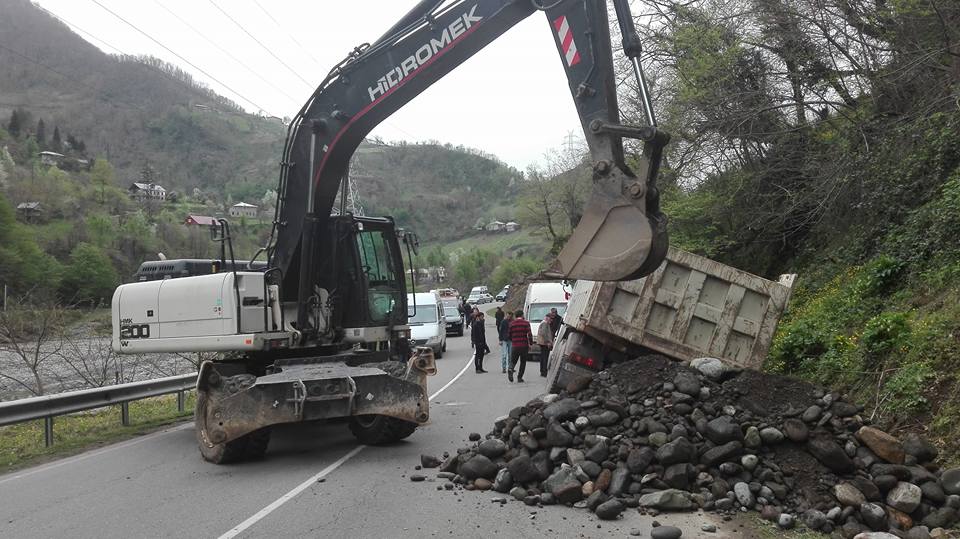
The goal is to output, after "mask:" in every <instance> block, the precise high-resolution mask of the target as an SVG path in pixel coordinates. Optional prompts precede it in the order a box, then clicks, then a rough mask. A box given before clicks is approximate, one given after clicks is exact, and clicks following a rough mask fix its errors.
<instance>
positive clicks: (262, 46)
mask: <svg viewBox="0 0 960 539" xmlns="http://www.w3.org/2000/svg"><path fill="white" fill-rule="evenodd" d="M93 1H94V2H96V1H97V0H93ZM207 1H208V2H210V5H212V6H213V7H215V8H217V11H219V12H220V13H223V16H224V17H226V18H228V19H230V22H232V23H233V24H235V25H237V28H239V29H241V30H243V33H245V34H247V35H248V36H250V39H252V40H254V41H256V42H257V45H260V47H261V48H263V50H265V51H267V53H269V54H270V56H273V57H274V59H276V60H277V61H278V62H280V64H281V65H282V66H283V67H285V68H287V70H288V71H290V72H291V73H293V74H294V75H295V76H296V77H297V78H298V79H300V80H301V81H303V83H304V84H306V85H307V88H311V89H313V87H314V85H312V84H310V83H309V82H307V80H306V79H304V78H303V77H301V76H300V74H299V73H297V72H296V71H294V69H293V68H292V67H290V66H289V65H287V63H286V62H284V61H283V60H281V59H280V57H279V56H277V55H276V54H274V53H273V51H272V50H270V49H269V48H267V46H266V45H264V44H263V43H261V42H260V40H259V39H257V38H256V37H255V36H254V35H253V34H251V33H250V32H248V31H247V29H246V28H244V27H243V25H241V24H240V23H239V22H237V21H236V19H234V18H233V17H231V16H230V14H229V13H227V12H226V11H224V10H223V9H222V8H221V7H220V6H218V5H217V4H216V3H214V1H213V0H207Z"/></svg>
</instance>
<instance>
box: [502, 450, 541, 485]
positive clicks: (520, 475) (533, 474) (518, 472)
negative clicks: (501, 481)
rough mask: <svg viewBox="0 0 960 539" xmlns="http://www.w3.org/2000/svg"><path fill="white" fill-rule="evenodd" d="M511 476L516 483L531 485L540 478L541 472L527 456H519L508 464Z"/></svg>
mask: <svg viewBox="0 0 960 539" xmlns="http://www.w3.org/2000/svg"><path fill="white" fill-rule="evenodd" d="M507 469H508V470H510V476H511V477H513V481H514V482H515V483H530V482H533V481H536V480H537V479H538V478H539V477H540V472H539V470H537V468H536V466H534V464H533V460H532V459H531V458H530V457H528V456H527V455H518V456H516V457H514V458H513V459H512V460H511V461H510V462H508V463H507Z"/></svg>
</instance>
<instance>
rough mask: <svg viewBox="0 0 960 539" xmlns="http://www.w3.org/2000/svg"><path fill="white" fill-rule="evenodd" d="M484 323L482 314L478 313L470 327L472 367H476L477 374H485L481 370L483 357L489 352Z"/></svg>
mask: <svg viewBox="0 0 960 539" xmlns="http://www.w3.org/2000/svg"><path fill="white" fill-rule="evenodd" d="M484 322H485V321H484V319H483V313H482V312H479V311H478V312H477V314H476V316H474V319H473V323H472V324H471V325H470V342H471V343H473V366H474V367H476V369H477V374H480V373H484V372H487V371H485V370H483V356H484V354H487V353H489V352H490V347H489V346H487V328H486V327H485V324H484Z"/></svg>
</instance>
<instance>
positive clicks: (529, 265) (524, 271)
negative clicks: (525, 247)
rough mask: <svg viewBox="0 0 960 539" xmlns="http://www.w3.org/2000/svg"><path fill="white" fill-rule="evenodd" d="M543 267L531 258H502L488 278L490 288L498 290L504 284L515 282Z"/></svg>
mask: <svg viewBox="0 0 960 539" xmlns="http://www.w3.org/2000/svg"><path fill="white" fill-rule="evenodd" d="M542 269H543V264H542V263H540V262H537V261H536V260H534V259H532V258H527V257H519V258H511V259H509V260H504V261H503V262H502V263H501V264H500V265H499V266H497V269H495V270H494V271H493V277H492V278H491V279H490V287H491V290H499V289H501V288H503V286H504V285H507V284H512V283H517V282H520V281H522V280H523V279H524V278H526V277H529V276H530V275H532V274H534V273H537V272H538V271H540V270H542Z"/></svg>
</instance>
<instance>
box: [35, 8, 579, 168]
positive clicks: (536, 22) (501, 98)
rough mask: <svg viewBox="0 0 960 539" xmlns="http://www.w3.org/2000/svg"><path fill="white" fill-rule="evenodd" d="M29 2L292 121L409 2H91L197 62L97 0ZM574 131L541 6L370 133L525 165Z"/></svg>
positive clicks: (101, 42) (106, 43) (100, 43)
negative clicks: (332, 73)
mask: <svg viewBox="0 0 960 539" xmlns="http://www.w3.org/2000/svg"><path fill="white" fill-rule="evenodd" d="M35 1H36V2H37V3H38V4H39V5H41V6H42V7H43V8H44V9H46V10H48V11H50V12H51V13H53V14H54V15H57V16H58V17H59V18H61V20H63V22H65V23H67V24H68V25H69V26H71V27H72V28H73V29H74V31H75V32H76V33H77V34H79V35H80V36H81V37H83V38H84V39H86V40H87V41H90V42H91V43H93V44H94V45H96V46H97V47H99V48H100V49H102V50H103V51H105V52H107V53H111V54H116V53H117V52H118V51H120V52H122V53H124V54H149V55H152V56H156V57H158V58H162V59H164V60H166V61H168V62H171V63H174V64H176V65H178V66H180V67H181V68H183V69H184V70H185V71H188V72H190V73H191V74H192V75H193V76H194V77H195V78H196V79H198V80H200V81H203V82H204V83H206V84H208V85H209V86H210V87H211V88H212V89H214V90H215V91H217V92H218V93H220V94H222V95H224V96H227V97H229V98H230V99H232V100H234V101H236V102H237V103H238V104H240V105H241V106H242V107H244V108H245V109H246V110H248V111H250V112H257V111H258V109H259V108H263V109H264V112H265V113H266V114H268V115H270V116H278V117H284V116H293V115H294V114H295V113H296V112H297V111H298V110H299V109H300V107H301V106H302V105H303V103H304V101H306V99H307V98H308V97H309V95H310V93H311V92H312V91H313V90H314V88H315V86H316V85H317V84H319V83H320V81H321V79H322V78H323V77H324V76H325V75H326V73H327V71H329V69H330V67H331V66H332V65H334V64H335V63H336V62H337V61H339V60H340V59H341V58H343V57H344V56H345V55H346V53H347V52H349V51H350V50H351V49H352V48H353V47H355V46H356V45H359V44H361V43H363V42H369V41H373V40H375V39H377V38H378V37H379V36H380V35H381V34H382V33H383V32H385V31H386V30H387V29H388V28H389V27H390V26H391V25H393V23H394V22H396V21H397V20H398V19H399V18H400V17H401V16H402V15H403V14H404V13H406V11H407V10H409V9H410V7H411V6H412V5H413V4H414V3H415V0H349V1H345V2H342V1H336V2H334V1H329V0H309V1H307V0H229V1H227V0H137V1H135V2H131V1H129V0H127V1H124V0H97V1H98V2H99V3H101V4H103V5H104V6H105V7H107V8H109V9H110V10H111V11H113V12H114V13H116V14H117V15H119V16H120V17H123V18H124V19H126V20H127V21H129V22H130V23H132V24H133V25H135V26H136V27H138V28H140V29H141V30H143V31H144V32H145V33H147V34H149V35H150V36H151V37H153V38H154V39H156V40H157V41H159V42H160V43H162V44H163V45H164V46H166V47H168V48H169V49H170V50H172V51H174V52H176V53H177V54H179V55H180V56H182V57H183V58H184V59H186V60H188V61H189V62H190V63H192V64H193V65H194V66H196V68H194V67H191V66H190V65H188V64H186V63H185V62H184V61H183V60H181V59H180V58H177V57H176V56H175V55H174V54H171V53H170V52H168V51H167V50H165V49H164V48H163V47H162V46H160V45H158V44H157V43H155V42H153V41H151V40H150V39H149V38H147V37H144V35H142V34H140V33H138V32H137V31H136V30H134V29H133V28H131V27H130V26H128V25H127V24H125V23H123V22H122V21H120V20H119V19H118V18H117V17H115V16H114V15H111V14H110V13H109V12H107V11H106V10H104V9H103V8H101V7H100V6H98V5H97V4H96V3H95V2H94V1H93V0H35ZM261 6H262V8H263V9H261ZM218 7H219V8H220V9H222V11H223V12H226V14H228V15H229V16H230V17H232V18H233V19H234V20H236V22H237V23H239V25H240V26H242V28H243V29H241V28H239V27H238V26H237V24H234V22H232V21H231V20H230V18H228V17H227V15H225V14H224V13H223V12H221V11H220V10H218V9H217V8H218ZM264 9H265V10H266V12H265V11H264ZM181 19H182V20H181ZM188 25H189V26H188ZM191 27H193V28H194V29H196V30H199V31H200V32H201V33H202V34H203V37H201V35H199V34H198V33H197V32H195V31H194V30H193V29H191ZM244 30H246V32H249V34H251V35H252V36H253V37H251V35H248V34H247V33H246V32H245V31H244ZM85 32H86V33H85ZM91 36H93V37H91ZM208 40H209V41H208ZM257 41H259V42H260V43H262V44H263V46H261V45H260V44H258V43H257ZM211 42H212V43H215V44H216V46H215V45H213V44H211ZM297 42H299V44H298V43H297ZM217 46H219V47H220V49H223V50H220V49H218V47H217ZM268 50H269V52H268ZM224 51H227V52H229V54H227V52H224ZM271 53H272V54H271ZM231 55H232V56H233V58H231ZM273 55H276V57H277V58H279V60H278V59H277V58H275V57H274V56H273ZM238 60H239V62H238ZM281 60H282V62H281ZM240 62H242V64H245V65H246V66H247V67H249V68H250V69H247V67H244V65H242V64H241V63H240ZM284 64H286V65H287V66H289V69H288V67H285V66H284ZM197 68H199V70H198V69H197ZM251 69H252V70H253V71H255V72H256V73H258V74H259V76H258V75H256V74H254V73H253V72H251ZM200 70H202V71H205V72H206V73H207V74H209V76H208V75H207V74H204V73H203V72H201V71H200ZM211 77H212V78H211ZM213 79H216V80H213ZM301 79H303V80H301ZM217 81H220V82H222V83H223V84H221V83H220V82H217ZM224 85H225V86H224ZM228 87H229V88H228ZM238 94H239V95H238ZM284 94H286V95H284ZM571 130H572V131H573V132H574V134H575V135H577V136H580V135H581V133H580V128H579V121H578V119H577V114H576V110H575V109H574V106H573V101H572V98H571V97H570V93H569V91H568V89H567V83H566V78H565V77H564V74H563V67H562V65H561V62H560V58H559V56H558V54H557V51H556V49H555V48H554V43H553V38H552V36H551V33H550V27H549V26H548V23H547V21H546V18H545V17H544V15H543V14H542V13H535V14H534V15H532V16H531V17H530V18H528V19H527V20H525V21H523V22H521V23H520V24H518V25H517V26H516V27H514V28H513V29H512V30H510V31H509V32H507V34H506V35H504V36H503V37H501V38H500V39H499V40H497V41H495V42H493V43H492V44H490V45H489V46H488V47H487V48H486V49H484V50H482V51H480V52H479V53H477V55H476V56H474V57H473V58H471V59H470V60H468V61H467V62H465V63H464V64H463V65H461V66H460V67H458V68H457V69H456V70H455V71H454V72H453V73H451V74H449V75H447V76H446V77H444V78H443V79H441V80H440V81H438V82H437V83H436V84H434V85H433V86H432V87H430V88H429V89H428V90H427V91H425V92H424V93H422V94H421V95H420V96H419V97H417V98H416V99H414V100H413V101H412V102H410V103H409V104H408V105H407V106H406V107H404V108H403V109H401V110H400V111H398V112H397V113H396V114H394V115H393V116H391V117H390V118H388V119H387V120H386V121H385V122H384V123H383V124H381V125H380V126H379V127H377V128H376V129H375V130H374V131H373V133H372V134H373V135H379V136H381V137H382V138H384V139H385V140H387V141H395V140H401V139H402V140H408V141H420V140H429V139H436V140H439V141H441V142H449V143H452V144H463V145H465V146H469V147H473V148H477V149H480V150H483V151H485V152H488V153H492V154H495V155H497V156H498V157H499V158H500V159H502V160H503V161H505V162H507V163H509V164H510V165H513V166H515V167H517V168H520V169H523V168H525V167H526V166H527V165H528V164H531V163H537V162H540V161H541V160H542V158H543V154H544V152H546V151H547V150H548V149H551V148H556V147H559V146H560V145H561V144H562V143H563V142H564V138H565V137H566V136H567V133H568V132H570V131H571Z"/></svg>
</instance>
